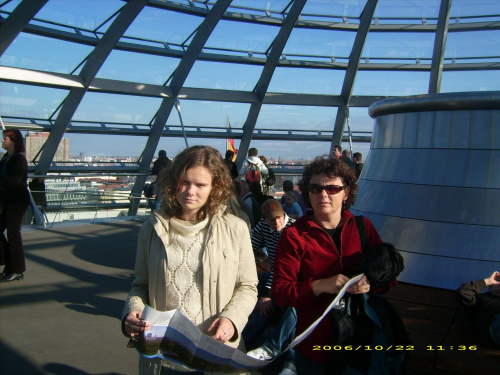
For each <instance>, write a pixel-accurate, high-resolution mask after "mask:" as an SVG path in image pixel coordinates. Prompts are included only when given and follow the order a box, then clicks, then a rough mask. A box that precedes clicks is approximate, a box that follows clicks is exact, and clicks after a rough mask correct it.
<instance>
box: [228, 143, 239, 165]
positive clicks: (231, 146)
mask: <svg viewBox="0 0 500 375" xmlns="http://www.w3.org/2000/svg"><path fill="white" fill-rule="evenodd" d="M227 149H228V150H231V151H233V152H234V156H233V161H235V160H236V155H238V150H237V149H236V148H235V147H234V139H228V140H227Z"/></svg>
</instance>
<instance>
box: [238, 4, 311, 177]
mask: <svg viewBox="0 0 500 375" xmlns="http://www.w3.org/2000/svg"><path fill="white" fill-rule="evenodd" d="M305 4H306V0H295V1H294V2H293V5H292V7H291V8H290V12H289V13H288V16H287V17H286V19H285V21H284V22H283V26H282V27H281V29H280V31H279V32H278V35H276V39H275V40H274V43H273V46H272V49H271V52H270V53H269V57H268V59H267V61H266V64H265V65H264V69H262V74H261V75H260V78H259V81H258V82H257V85H256V87H255V90H254V92H255V94H256V95H257V98H258V99H259V100H258V102H256V103H252V104H251V105H250V110H249V111H248V116H247V119H246V121H245V124H244V125H243V137H242V139H241V142H240V149H239V151H240V152H239V153H238V156H237V157H236V165H237V166H238V169H239V168H241V166H242V165H243V161H244V160H245V158H246V154H247V152H248V148H249V146H250V142H251V140H252V134H253V132H254V130H255V124H256V122H257V118H258V117H259V113H260V109H261V108H262V103H263V101H264V98H265V95H266V92H267V89H268V87H269V83H270V82H271V78H272V77H273V74H274V71H275V70H276V64H277V63H278V61H279V59H280V56H281V53H282V52H283V48H285V44H286V42H287V41H288V38H289V36H290V33H291V32H292V30H293V27H294V25H295V23H296V22H297V19H298V18H299V16H300V13H301V12H302V9H303V8H304V5H305Z"/></svg>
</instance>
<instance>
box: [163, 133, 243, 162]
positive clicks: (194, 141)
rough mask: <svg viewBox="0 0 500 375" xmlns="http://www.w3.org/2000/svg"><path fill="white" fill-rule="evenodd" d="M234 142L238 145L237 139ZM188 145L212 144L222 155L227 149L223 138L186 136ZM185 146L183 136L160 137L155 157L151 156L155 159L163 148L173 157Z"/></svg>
mask: <svg viewBox="0 0 500 375" xmlns="http://www.w3.org/2000/svg"><path fill="white" fill-rule="evenodd" d="M236 143H238V145H239V141H238V142H236V140H235V144H236ZM188 145H189V146H195V145H203V146H212V147H214V148H216V149H217V150H219V152H220V153H221V155H222V156H224V155H225V153H226V150H227V142H226V140H225V139H216V138H192V137H188ZM185 147H186V143H185V142H184V139H183V138H171V137H162V138H161V139H160V142H159V143H158V147H157V148H156V151H155V157H154V158H153V160H154V159H156V157H157V156H158V151H160V150H165V151H166V152H167V156H168V157H169V158H174V157H175V156H176V155H177V154H178V153H179V152H181V151H182V150H184V148H185Z"/></svg>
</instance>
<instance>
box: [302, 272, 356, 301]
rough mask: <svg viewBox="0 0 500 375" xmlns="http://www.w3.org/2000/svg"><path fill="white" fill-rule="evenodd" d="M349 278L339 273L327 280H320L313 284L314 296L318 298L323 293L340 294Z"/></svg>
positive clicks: (314, 281)
mask: <svg viewBox="0 0 500 375" xmlns="http://www.w3.org/2000/svg"><path fill="white" fill-rule="evenodd" d="M348 281H349V278H348V277H347V276H345V275H342V274H341V273H339V274H338V275H335V276H332V277H329V278H327V279H318V280H313V281H312V282H311V287H312V290H313V293H314V295H315V296H316V297H317V296H319V295H321V294H323V293H329V294H338V292H340V290H341V289H342V288H343V287H344V285H345V284H346V283H347V282H348Z"/></svg>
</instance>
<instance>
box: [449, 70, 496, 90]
mask: <svg viewBox="0 0 500 375" xmlns="http://www.w3.org/2000/svg"><path fill="white" fill-rule="evenodd" d="M498 82H500V71H498V70H487V71H459V72H446V71H445V72H443V76H442V78H441V90H440V92H465V91H497V90H498Z"/></svg>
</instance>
